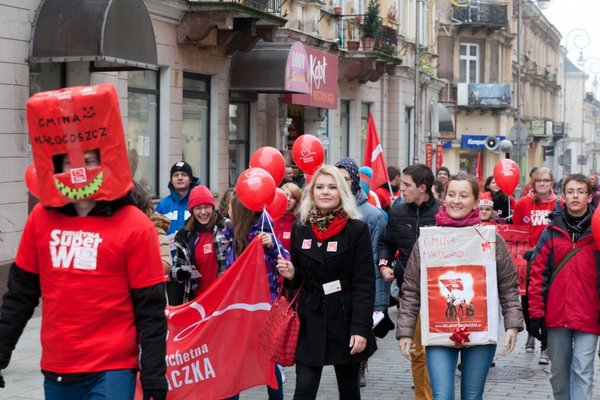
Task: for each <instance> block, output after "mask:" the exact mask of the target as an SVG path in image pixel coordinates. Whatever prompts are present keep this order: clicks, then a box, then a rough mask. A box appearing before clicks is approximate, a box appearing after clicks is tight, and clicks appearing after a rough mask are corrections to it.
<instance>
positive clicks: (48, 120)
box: [27, 84, 133, 207]
mask: <svg viewBox="0 0 600 400" xmlns="http://www.w3.org/2000/svg"><path fill="white" fill-rule="evenodd" d="M27 125H28V127H29V138H30V141H31V147H32V150H33V161H34V163H35V167H36V171H37V179H38V183H39V198H40V202H41V203H42V204H43V205H44V206H50V207H60V206H63V205H65V204H67V203H70V202H73V201H77V200H81V199H94V200H115V199H118V198H120V197H123V196H124V195H125V194H127V192H129V191H130V190H131V188H132V187H133V183H132V179H131V173H130V170H129V161H128V159H127V149H126V146H125V136H124V133H123V125H122V122H121V112H120V110H119V100H118V98H117V93H116V91H115V88H114V87H113V85H112V84H101V85H97V86H88V87H72V88H65V89H61V90H55V91H50V92H43V93H37V94H34V95H33V96H32V97H31V98H30V99H29V101H27ZM90 154H94V155H95V157H93V158H95V159H98V158H99V160H98V162H99V164H97V165H93V164H90V162H89V159H90V157H89V155H90ZM65 159H66V160H67V162H68V164H70V168H67V169H66V170H65V171H63V165H64V164H63V162H64V160H65ZM86 159H87V160H88V161H87V163H86Z"/></svg>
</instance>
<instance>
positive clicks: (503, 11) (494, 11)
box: [452, 1, 508, 27]
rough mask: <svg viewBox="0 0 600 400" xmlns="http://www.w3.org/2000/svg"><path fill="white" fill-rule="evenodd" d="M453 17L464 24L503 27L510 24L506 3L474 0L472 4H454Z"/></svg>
mask: <svg viewBox="0 0 600 400" xmlns="http://www.w3.org/2000/svg"><path fill="white" fill-rule="evenodd" d="M452 19H453V20H454V21H455V22H458V23H459V24H462V25H480V26H490V27H502V26H507V25H508V8H507V5H506V4H488V3H480V2H476V1H473V2H472V3H471V5H470V6H467V7H457V6H452Z"/></svg>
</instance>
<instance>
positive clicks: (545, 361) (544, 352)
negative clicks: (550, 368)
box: [538, 350, 550, 365]
mask: <svg viewBox="0 0 600 400" xmlns="http://www.w3.org/2000/svg"><path fill="white" fill-rule="evenodd" d="M538 364H542V365H548V364H550V358H548V350H542V351H541V352H540V361H538Z"/></svg>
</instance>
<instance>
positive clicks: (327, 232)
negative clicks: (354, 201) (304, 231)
mask: <svg viewBox="0 0 600 400" xmlns="http://www.w3.org/2000/svg"><path fill="white" fill-rule="evenodd" d="M308 220H309V222H310V226H311V228H312V231H313V233H314V234H315V237H316V238H317V240H318V241H319V242H323V241H325V240H327V239H329V238H330V237H332V236H334V235H335V234H337V233H339V232H341V230H342V229H344V226H346V222H348V215H347V214H346V212H345V211H344V209H343V208H342V206H339V207H338V208H336V209H335V210H333V211H330V212H328V213H322V212H321V210H319V209H318V208H316V207H315V208H313V209H312V210H310V211H309V212H308Z"/></svg>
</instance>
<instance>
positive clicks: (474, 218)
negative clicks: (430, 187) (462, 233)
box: [435, 204, 480, 227]
mask: <svg viewBox="0 0 600 400" xmlns="http://www.w3.org/2000/svg"><path fill="white" fill-rule="evenodd" d="M435 221H436V222H437V225H438V226H454V227H463V226H472V225H477V224H479V222H480V219H479V209H478V208H476V209H474V210H473V211H471V212H470V213H469V214H467V215H466V216H465V217H464V218H462V219H454V218H452V217H451V216H450V215H448V211H446V205H445V204H442V205H441V206H440V210H439V211H438V213H437V214H435Z"/></svg>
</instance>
